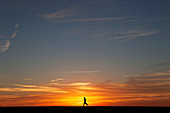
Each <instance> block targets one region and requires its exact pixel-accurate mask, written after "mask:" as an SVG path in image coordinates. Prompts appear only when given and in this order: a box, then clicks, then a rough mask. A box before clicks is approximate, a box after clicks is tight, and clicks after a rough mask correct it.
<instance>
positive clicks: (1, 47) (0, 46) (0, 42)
mask: <svg viewBox="0 0 170 113" xmlns="http://www.w3.org/2000/svg"><path fill="white" fill-rule="evenodd" d="M18 27H19V23H16V24H15V29H17V28H18ZM17 32H18V31H17V30H15V31H14V33H13V34H12V35H11V36H9V37H7V36H4V35H0V53H2V52H6V51H7V50H8V48H9V46H10V44H11V41H12V39H13V38H15V36H16V35H17ZM4 40H5V41H4Z"/></svg>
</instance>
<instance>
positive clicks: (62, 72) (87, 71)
mask: <svg viewBox="0 0 170 113" xmlns="http://www.w3.org/2000/svg"><path fill="white" fill-rule="evenodd" d="M99 72H100V71H97V70H94V71H93V70H85V71H61V72H56V73H58V74H80V73H86V74H88V73H89V74H90V73H99Z"/></svg>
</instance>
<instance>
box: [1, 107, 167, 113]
mask: <svg viewBox="0 0 170 113" xmlns="http://www.w3.org/2000/svg"><path fill="white" fill-rule="evenodd" d="M7 112H9V113H14V112H16V113H25V112H26V113H28V112H29V113H42V112H43V113H83V112H85V113H89V112H91V113H100V112H102V113H127V112H128V113H153V112H162V113H169V112H170V107H127V106H126V107H124V106H123V107H122V106H116V107H111V106H88V107H56V106H42V107H38V106H36V107H0V113H7Z"/></svg>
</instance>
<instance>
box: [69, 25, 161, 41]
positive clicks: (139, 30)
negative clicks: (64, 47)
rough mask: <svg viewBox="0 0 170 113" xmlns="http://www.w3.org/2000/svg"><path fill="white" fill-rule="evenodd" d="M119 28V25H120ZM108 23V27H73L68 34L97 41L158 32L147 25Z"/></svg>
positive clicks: (132, 37)
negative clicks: (117, 25) (126, 26)
mask: <svg viewBox="0 0 170 113" xmlns="http://www.w3.org/2000/svg"><path fill="white" fill-rule="evenodd" d="M120 28H121V27H120ZM120 28H114V27H112V26H110V25H108V28H106V27H101V28H96V27H94V26H91V25H89V26H85V27H83V28H82V27H77V28H76V27H74V28H72V29H70V30H69V31H68V34H70V35H74V36H77V37H82V38H87V39H92V40H97V41H129V40H134V39H138V38H147V37H148V36H152V35H154V34H158V33H159V31H158V30H154V29H150V28H149V27H148V26H136V27H134V28H127V29H124V28H122V29H120Z"/></svg>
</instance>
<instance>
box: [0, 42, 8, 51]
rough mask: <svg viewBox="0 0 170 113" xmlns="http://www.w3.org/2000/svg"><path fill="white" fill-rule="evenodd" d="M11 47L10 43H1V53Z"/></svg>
mask: <svg viewBox="0 0 170 113" xmlns="http://www.w3.org/2000/svg"><path fill="white" fill-rule="evenodd" d="M9 46H10V41H9V40H7V41H0V52H5V51H6V50H8V48H9Z"/></svg>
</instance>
